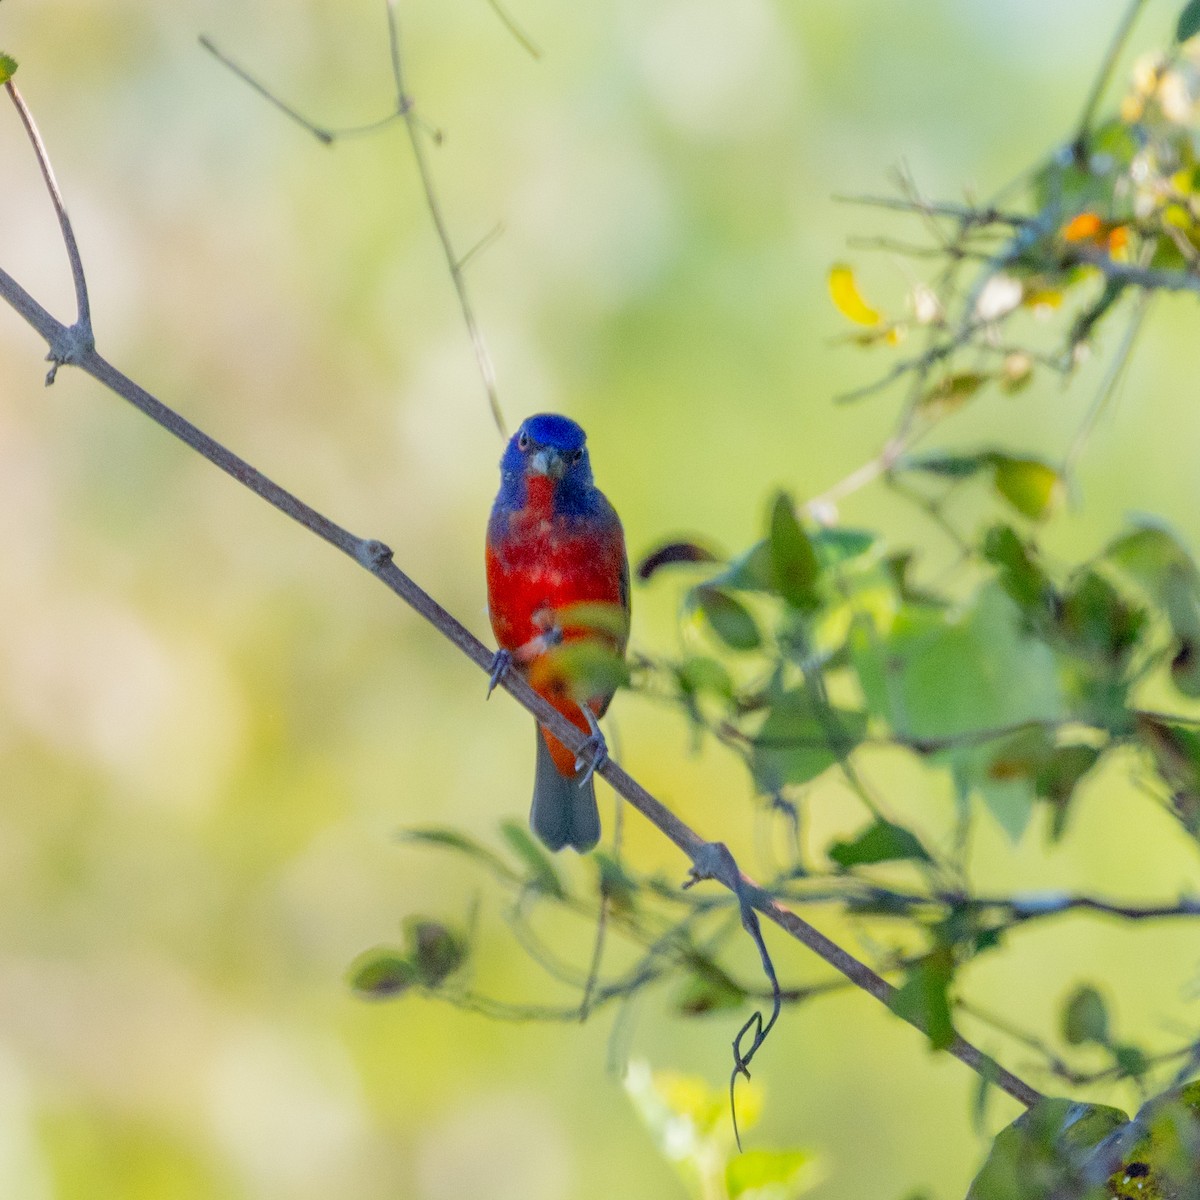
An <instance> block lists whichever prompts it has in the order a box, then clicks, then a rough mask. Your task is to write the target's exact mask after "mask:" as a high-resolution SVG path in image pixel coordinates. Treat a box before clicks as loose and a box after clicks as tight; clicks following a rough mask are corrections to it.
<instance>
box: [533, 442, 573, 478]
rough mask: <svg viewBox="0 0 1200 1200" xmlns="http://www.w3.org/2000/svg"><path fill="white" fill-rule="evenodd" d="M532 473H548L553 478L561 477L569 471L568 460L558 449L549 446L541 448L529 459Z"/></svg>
mask: <svg viewBox="0 0 1200 1200" xmlns="http://www.w3.org/2000/svg"><path fill="white" fill-rule="evenodd" d="M529 473H530V474H531V475H548V476H549V477H550V478H551V479H561V478H562V477H563V476H564V475H565V474H566V473H567V460H566V459H565V458H563V456H562V455H561V454H559V452H558V451H557V450H551V449H550V448H549V447H546V448H544V449H541V450H539V451H538V452H537V453H536V454H535V455H534V456H533V457H532V458H531V459H530V460H529Z"/></svg>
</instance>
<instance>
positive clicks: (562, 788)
mask: <svg viewBox="0 0 1200 1200" xmlns="http://www.w3.org/2000/svg"><path fill="white" fill-rule="evenodd" d="M486 563H487V593H488V615H489V618H490V620H491V624H492V631H493V633H494V634H495V635H496V643H497V645H498V646H499V650H498V651H497V653H496V656H495V658H494V660H493V663H492V672H491V680H490V684H489V687H488V694H489V695H490V694H491V691H492V690H493V689H494V688H495V686H496V684H497V683H498V682H499V680H500V679H501V678H502V677H503V675H504V674H505V673H506V672H507V671H508V670H510V669H515V670H519V671H520V672H522V674H524V675H525V677H526V678H527V679H528V681H529V683H530V685H531V686H532V687H533V689H534V691H536V692H537V693H538V694H539V695H541V696H543V697H544V698H545V699H546V700H548V701H549V702H550V703H551V704H552V705H553V706H554V707H555V708H556V709H558V711H559V712H561V713H562V714H563V715H564V716H565V717H566V718H567V719H568V720H569V721H571V722H572V723H573V724H574V725H576V726H577V727H578V728H579V729H580V730H581V731H583V732H585V733H587V734H588V742H587V745H586V747H585V750H584V753H583V754H581V755H580V756H578V757H577V756H576V755H575V753H574V752H573V751H571V750H568V749H567V747H566V746H564V745H563V744H562V743H561V742H560V741H559V740H558V739H557V738H556V737H554V736H553V734H551V733H549V732H548V731H547V730H546V729H545V728H544V727H543V726H541V725H539V726H538V728H537V764H536V771H535V779H534V785H533V804H532V807H531V809H530V814H529V823H530V826H531V828H532V829H533V831H534V833H535V834H537V836H538V837H539V838H540V839H541V841H542V843H543V844H544V845H545V846H546V847H547V848H548V849H550V850H561V849H562V848H563V847H564V846H572V847H573V848H574V849H575V850H577V851H578V852H579V853H581V854H583V853H586V852H587V851H588V850H591V849H592V847H594V846H595V845H596V843H597V842H598V841H599V840H600V812H599V809H598V808H597V807H596V791H595V785H594V781H593V779H592V776H593V773H594V772H595V770H596V769H597V768H598V767H599V766H601V765H602V764H603V763H604V761H605V760H606V759H607V757H608V748H607V745H606V744H605V741H604V736H603V734H602V733H601V732H600V726H599V724H598V721H599V718H600V717H602V716H603V715H604V713H605V711H606V710H607V709H608V705H609V703H610V701H611V700H612V697H613V690H612V688H614V687H615V684H612V683H611V681H607V682H606V683H605V684H603V685H602V690H600V691H599V693H598V694H588V695H584V696H579V695H577V694H576V693H577V692H578V690H579V689H578V686H574V687H573V686H572V684H573V681H572V679H571V678H570V675H569V672H567V671H565V670H564V666H565V659H566V652H567V651H569V650H570V648H571V647H572V646H573V645H575V644H578V643H593V644H598V645H601V646H603V647H605V648H606V650H607V651H608V652H609V653H610V654H611V655H615V656H616V657H617V658H618V659H623V658H624V654H625V646H626V644H627V642H628V636H629V612H630V602H629V560H628V556H627V555H626V551H625V534H624V530H623V529H622V527H621V522H620V519H619V518H618V517H617V514H616V510H615V509H614V508H613V506H612V505H611V504H610V503H609V502H608V500H607V498H606V497H605V495H604V493H603V492H601V491H600V489H599V488H597V487H596V485H595V483H594V482H593V480H592V468H591V463H590V461H589V457H588V450H587V435H586V434H585V433H584V431H583V429H582V428H581V427H580V426H579V425H577V424H576V423H575V422H574V421H572V420H571V419H570V418H568V417H564V416H560V415H559V414H557V413H539V414H537V415H536V416H532V417H529V418H528V419H527V420H526V421H524V422H523V423H522V425H521V427H520V428H519V429H518V430H517V432H516V433H515V434H513V436H512V438H511V439H510V440H509V442H508V445H507V447H506V449H505V451H504V456H503V457H502V458H501V460H500V490H499V492H498V493H497V495H496V500H495V503H494V504H493V506H492V511H491V516H490V518H489V520H488V525H487V538H486Z"/></svg>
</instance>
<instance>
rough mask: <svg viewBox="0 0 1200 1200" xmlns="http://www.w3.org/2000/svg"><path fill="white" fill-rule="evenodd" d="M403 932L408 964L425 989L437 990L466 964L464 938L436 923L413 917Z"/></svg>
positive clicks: (465, 943) (406, 923)
mask: <svg viewBox="0 0 1200 1200" xmlns="http://www.w3.org/2000/svg"><path fill="white" fill-rule="evenodd" d="M404 931H405V934H406V937H407V941H408V945H409V949H410V951H411V955H410V959H411V965H412V966H413V967H414V968H415V969H416V972H417V974H418V976H419V980H420V982H421V983H422V984H423V985H424V986H425V987H431V988H435V987H437V986H438V985H439V984H441V983H442V982H443V981H444V980H445V979H446V978H447V976H449V975H452V974H453V973H454V972H455V971H457V970H458V968H459V967H461V966H462V965H463V963H464V962H466V961H467V942H466V939H465V938H463V937H461V936H459V935H458V934H456V933H453V932H452V931H451V930H449V929H447V928H446V926H445V925H442V924H440V923H439V922H437V921H429V920H426V919H424V918H422V917H413V918H411V919H410V920H408V921H406V922H405V926H404Z"/></svg>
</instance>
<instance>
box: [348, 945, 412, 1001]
mask: <svg viewBox="0 0 1200 1200" xmlns="http://www.w3.org/2000/svg"><path fill="white" fill-rule="evenodd" d="M420 982H421V973H420V971H419V970H418V969H417V967H416V965H415V964H414V963H413V962H412V961H411V960H410V959H408V958H407V957H406V956H405V955H404V954H402V953H401V952H400V951H398V950H388V949H384V948H380V949H377V950H368V951H367V953H366V954H364V955H362V956H361V957H360V958H358V959H357V960H356V962H355V963H354V964H353V966H351V968H350V986H351V987H352V988H353V989H354V990H355V991H356V992H358V993H359V994H360V995H362V996H366V997H368V998H370V999H372V1000H388V999H390V998H391V997H393V996H399V995H402V994H403V993H404V992H406V991H408V989H409V988H411V987H414V986H415V985H416V984H418V983H420Z"/></svg>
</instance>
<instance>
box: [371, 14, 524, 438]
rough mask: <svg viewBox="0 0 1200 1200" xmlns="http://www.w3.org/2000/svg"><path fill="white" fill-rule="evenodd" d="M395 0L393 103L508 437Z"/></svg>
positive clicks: (391, 18) (491, 401)
mask: <svg viewBox="0 0 1200 1200" xmlns="http://www.w3.org/2000/svg"><path fill="white" fill-rule="evenodd" d="M396 6H397V0H387V18H388V40H389V44H390V49H391V57H392V78H393V80H394V81H395V84H396V102H397V105H398V107H399V109H400V111H401V112H402V113H403V114H404V127H405V128H406V129H407V130H408V141H409V144H410V145H411V146H412V153H413V161H414V162H415V163H416V164H417V174H418V175H420V177H421V189H422V191H424V193H425V204H426V206H427V207H428V209H429V215H430V217H431V218H432V220H433V227H434V229H436V230H437V235H438V240H439V241H440V242H441V243H442V251H443V252H444V254H445V256H446V266H447V267H448V268H449V270H450V279H451V282H452V283H453V284H454V291H455V294H456V295H457V296H458V307H459V308H460V309H461V311H462V318H463V324H464V325H466V327H467V336H468V337H469V338H470V339H471V348H472V350H474V352H475V362H476V364H477V365H478V367H479V374H480V375H481V376H482V378H483V388H484V391H485V392H486V393H487V400H488V405H489V407H490V408H491V410H492V420H493V421H495V423H496V428H497V429H498V430H499V431H500V434H501V436H502V437H507V436H508V428H507V426H506V425H505V423H504V413H503V411H502V409H501V408H500V396H499V394H498V393H497V391H496V368H495V365H494V364H493V362H492V355H491V352H490V351H489V350H488V347H487V342H486V341H484V337H483V332H482V330H481V329H480V328H479V322H478V321H477V320H476V318H475V307H474V305H473V304H472V303H471V297H470V295H469V294H468V292H467V281H466V277H465V276H464V274H463V263H464V261H465V260H463V259H460V258H459V257H458V255H457V254H456V253H455V251H454V243H453V241H451V238H450V231H449V229H447V227H446V219H445V216H444V215H443V213H442V206H441V203H440V201H439V200H438V196H437V190H436V188H435V187H434V184H433V172H432V171H431V170H430V167H429V159H428V157H427V155H426V154H425V144H424V142H423V141H422V140H421V139H422V136H423V134H424V130H423V129H422V127H421V123H420V121H419V120H418V119H417V114H416V113H415V112H414V111H413V105H412V101H411V100H410V99H409V93H408V89H407V87H406V86H405V81H404V59H403V58H402V56H401V54H400V18H399V16H398V15H397V12H396Z"/></svg>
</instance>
